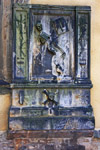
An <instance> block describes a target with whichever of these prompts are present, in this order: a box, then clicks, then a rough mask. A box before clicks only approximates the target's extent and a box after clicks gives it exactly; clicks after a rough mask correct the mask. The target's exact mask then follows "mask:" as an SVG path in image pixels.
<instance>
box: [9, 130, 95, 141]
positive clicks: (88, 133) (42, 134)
mask: <svg viewBox="0 0 100 150" xmlns="http://www.w3.org/2000/svg"><path fill="white" fill-rule="evenodd" d="M93 133H94V131H93V130H60V131H58V130H44V131H43V130H41V131H31V130H29V131H25V130H19V131H11V130H10V131H8V134H7V139H14V138H74V137H76V138H79V137H92V136H93Z"/></svg>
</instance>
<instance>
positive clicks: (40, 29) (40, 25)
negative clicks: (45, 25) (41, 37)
mask: <svg viewBox="0 0 100 150" xmlns="http://www.w3.org/2000/svg"><path fill="white" fill-rule="evenodd" d="M35 26H36V29H37V30H38V31H39V32H41V31H42V24H41V22H40V21H38V22H37V23H36V25H35Z"/></svg>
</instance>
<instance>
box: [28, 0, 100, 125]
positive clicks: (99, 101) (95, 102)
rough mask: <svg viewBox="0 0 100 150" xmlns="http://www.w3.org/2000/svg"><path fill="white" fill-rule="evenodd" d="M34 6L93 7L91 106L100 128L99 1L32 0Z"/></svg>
mask: <svg viewBox="0 0 100 150" xmlns="http://www.w3.org/2000/svg"><path fill="white" fill-rule="evenodd" d="M31 3H32V4H49V5H74V6H75V5H79V6H85V5H86V6H91V9H92V12H91V80H92V82H93V89H92V91H91V104H92V106H93V108H94V115H95V121H96V126H95V127H96V128H100V116H99V114H100V80H99V77H100V69H99V68H100V51H99V43H100V1H99V0H55V1H54V0H50V1H48V0H31Z"/></svg>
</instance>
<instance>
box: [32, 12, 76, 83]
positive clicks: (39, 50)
mask: <svg viewBox="0 0 100 150" xmlns="http://www.w3.org/2000/svg"><path fill="white" fill-rule="evenodd" d="M33 20H34V24H33V43H34V44H33V47H30V51H31V50H33V57H32V69H33V72H32V76H33V80H36V77H37V78H40V79H41V78H42V79H43V78H45V79H46V78H47V79H49V80H57V81H58V82H60V81H67V80H70V79H71V78H72V77H73V73H72V72H73V68H72V67H73V61H74V60H72V58H73V55H74V50H73V36H74V32H73V26H72V22H71V16H64V17H62V16H61V17H60V16H59V17H57V16H49V15H45V14H44V15H43V16H41V15H34V14H33Z"/></svg>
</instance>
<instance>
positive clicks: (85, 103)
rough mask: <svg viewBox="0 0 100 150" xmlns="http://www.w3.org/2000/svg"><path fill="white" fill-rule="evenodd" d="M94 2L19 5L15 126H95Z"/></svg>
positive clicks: (12, 112)
mask: <svg viewBox="0 0 100 150" xmlns="http://www.w3.org/2000/svg"><path fill="white" fill-rule="evenodd" d="M90 11H91V9H90V7H88V6H86V7H81V6H80V7H74V6H49V5H18V4H16V5H14V7H13V79H12V83H11V85H10V87H11V90H12V105H11V107H10V117H9V129H10V130H23V129H24V130H50V129H55V130H63V129H65V130H72V129H75V130H77V129H81V130H85V129H87V130H93V129H94V116H93V110H92V107H91V104H90V89H91V88H92V84H91V81H90Z"/></svg>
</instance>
